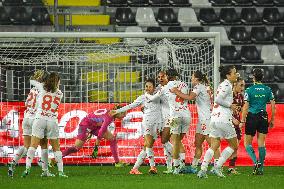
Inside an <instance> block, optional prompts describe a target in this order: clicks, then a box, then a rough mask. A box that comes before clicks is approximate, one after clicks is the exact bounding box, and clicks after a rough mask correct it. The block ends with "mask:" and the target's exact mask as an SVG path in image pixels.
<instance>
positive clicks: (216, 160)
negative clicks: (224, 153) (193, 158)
mask: <svg viewBox="0 0 284 189" xmlns="http://www.w3.org/2000/svg"><path fill="white" fill-rule="evenodd" d="M218 161H219V159H214V167H216V166H217V162H218Z"/></svg>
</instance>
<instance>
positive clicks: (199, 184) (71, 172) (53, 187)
mask: <svg viewBox="0 0 284 189" xmlns="http://www.w3.org/2000/svg"><path fill="white" fill-rule="evenodd" d="M130 169H131V167H126V168H115V167H113V166H65V167H64V170H65V171H64V172H65V173H66V174H67V175H68V176H69V178H68V179H62V178H58V177H55V178H41V177H40V174H41V171H40V168H39V167H33V168H32V172H31V175H29V176H28V177H27V178H21V176H20V175H21V173H22V172H23V171H24V166H19V167H17V168H16V172H15V176H14V178H9V177H8V176H7V167H4V166H1V167H0V188H3V189H8V188H13V189H15V188H17V189H25V188H27V189H31V188H39V189H45V188H48V189H57V188H58V189H59V188H60V189H65V188H67V189H73V188H74V189H80V188H90V189H94V188H98V189H103V188H129V189H130V188H131V189H139V188H143V189H150V188H152V189H157V188H170V189H172V188H180V189H193V188H198V189H202V188H206V189H212V188H218V189H222V188H226V189H235V188H241V189H245V188H249V189H254V188H256V189H262V188H263V189H270V188H282V187H283V186H284V167H266V168H265V172H264V175H263V176H253V175H251V174H250V173H251V171H252V168H251V167H239V168H238V170H239V172H240V173H241V174H240V175H232V176H230V175H228V176H227V177H226V178H217V177H216V176H214V175H208V179H198V178H197V177H196V175H193V174H188V175H163V174H162V173H161V172H162V171H163V170H165V167H163V166H159V167H158V171H159V173H158V174H157V175H149V174H148V173H147V171H148V167H142V168H141V169H140V171H141V172H143V173H144V174H143V175H129V174H128V172H129V170H130ZM224 169H226V168H224ZM51 171H52V172H53V173H55V172H56V170H54V169H52V170H51Z"/></svg>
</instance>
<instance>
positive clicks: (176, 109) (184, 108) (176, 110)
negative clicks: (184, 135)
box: [163, 80, 190, 117]
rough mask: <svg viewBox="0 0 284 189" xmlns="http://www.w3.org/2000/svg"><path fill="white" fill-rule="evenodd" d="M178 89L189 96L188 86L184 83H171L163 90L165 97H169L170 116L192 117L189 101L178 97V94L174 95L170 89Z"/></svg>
mask: <svg viewBox="0 0 284 189" xmlns="http://www.w3.org/2000/svg"><path fill="white" fill-rule="evenodd" d="M174 87H176V88H178V90H180V91H181V92H182V93H184V94H188V86H187V84H186V83H184V82H182V81H177V80H175V81H169V82H168V84H167V85H166V86H165V88H164V89H163V90H165V91H164V93H165V95H166V96H167V97H168V102H169V107H170V115H171V116H172V117H175V116H190V115H189V114H190V112H189V109H188V101H187V100H184V99H182V98H180V97H178V96H177V95H176V94H174V93H172V92H171V91H170V89H172V88H174Z"/></svg>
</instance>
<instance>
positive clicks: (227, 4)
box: [210, 0, 232, 7]
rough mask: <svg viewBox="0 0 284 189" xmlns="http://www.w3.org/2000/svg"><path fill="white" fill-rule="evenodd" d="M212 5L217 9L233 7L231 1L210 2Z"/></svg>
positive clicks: (213, 0) (218, 0)
mask: <svg viewBox="0 0 284 189" xmlns="http://www.w3.org/2000/svg"><path fill="white" fill-rule="evenodd" d="M210 3H211V4H212V6H216V7H226V6H231V5H232V1H231V0H210Z"/></svg>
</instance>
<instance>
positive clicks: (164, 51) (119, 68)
mask: <svg viewBox="0 0 284 189" xmlns="http://www.w3.org/2000/svg"><path fill="white" fill-rule="evenodd" d="M168 68H175V69H177V70H178V72H179V73H180V79H181V80H182V81H185V82H186V83H187V84H188V85H189V87H191V82H190V79H191V75H192V73H193V72H194V71H196V70H201V71H203V72H205V73H206V74H207V76H208V78H209V80H210V81H211V82H212V81H213V79H214V76H213V68H214V38H207V39H206V38H179V39H176V38H156V39H155V38H151V39H150V38H149V39H147V38H124V39H122V40H121V41H120V42H117V43H112V44H99V43H95V42H92V41H87V42H86V41H84V40H82V39H72V38H66V39H63V38H60V39H58V38H57V39H52V38H50V39H47V38H45V39H38V38H37V39H32V38H30V39H17V40H15V39H7V38H6V39H5V40H3V39H1V42H0V73H1V77H0V83H1V85H0V86H1V96H0V97H1V113H0V120H1V128H0V133H1V134H0V141H1V142H0V158H1V161H2V162H7V161H8V160H9V159H10V158H11V157H12V156H13V155H14V154H15V152H16V150H17V148H18V147H19V146H22V145H23V138H22V129H21V122H22V119H23V111H24V110H25V107H24V101H25V99H26V98H27V95H28V93H29V90H30V84H29V78H30V76H31V75H32V74H33V72H34V71H35V70H37V69H43V70H47V71H50V72H52V71H56V72H58V73H59V74H60V77H61V86H60V89H61V91H62V92H63V95H64V96H63V99H62V104H61V105H60V108H59V127H60V142H61V148H62V149H64V148H66V147H70V146H72V145H73V144H74V141H75V139H76V134H77V129H78V124H79V122H80V120H81V119H82V118H83V117H84V116H86V115H87V114H88V113H90V112H92V111H94V110H96V109H99V108H108V109H109V108H112V107H113V106H114V104H115V103H123V104H126V103H130V102H132V101H134V100H135V99H136V98H137V97H138V96H139V95H141V94H142V93H143V89H144V81H145V79H147V78H156V77H157V74H158V73H159V71H161V70H167V69H168ZM190 110H191V112H192V118H193V119H192V124H191V126H190V131H189V133H188V134H187V136H186V137H185V139H184V144H185V147H186V150H187V154H186V160H187V162H189V161H190V160H191V158H192V157H193V155H194V145H193V143H194V134H195V125H196V122H197V113H196V107H195V105H194V104H191V105H190ZM141 121H142V112H141V110H140V109H139V108H137V109H134V110H132V111H131V112H128V114H127V116H126V117H125V118H124V119H123V120H122V121H115V123H114V124H112V125H110V127H109V129H110V130H111V131H112V132H113V133H115V134H116V135H117V138H118V146H119V155H120V157H121V158H122V159H125V160H126V161H129V162H134V161H135V158H136V157H137V155H138V154H139V151H140V150H141V148H142V144H143V138H142V133H141V131H142V129H141V126H142V125H141ZM94 142H95V138H94V137H93V138H91V139H90V140H89V141H88V142H87V143H86V144H85V145H84V147H83V149H82V150H81V151H80V152H78V153H75V154H71V155H70V156H68V157H66V159H65V162H66V163H74V164H78V163H89V164H91V163H100V162H101V163H108V162H113V160H112V157H111V153H110V149H109V143H108V142H107V141H102V142H101V146H100V148H99V155H98V158H97V159H91V158H90V153H91V152H92V147H93V145H94ZM154 150H155V156H156V160H157V162H158V163H163V162H164V157H163V149H162V145H161V143H160V140H159V139H158V140H157V142H156V143H155V145H154ZM38 152H39V150H38ZM22 161H23V160H22Z"/></svg>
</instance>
